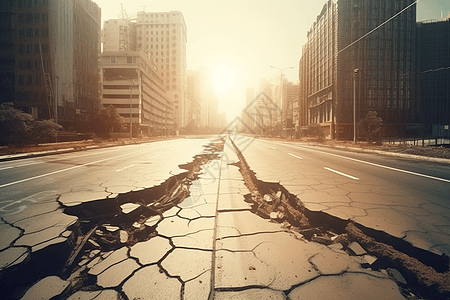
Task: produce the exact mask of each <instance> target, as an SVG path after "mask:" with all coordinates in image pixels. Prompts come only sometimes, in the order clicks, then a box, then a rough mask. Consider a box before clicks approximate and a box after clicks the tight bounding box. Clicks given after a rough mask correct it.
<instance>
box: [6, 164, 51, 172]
mask: <svg viewBox="0 0 450 300" xmlns="http://www.w3.org/2000/svg"><path fill="white" fill-rule="evenodd" d="M41 163H42V162H32V163H28V164H21V165H17V166H9V167H4V168H0V171H2V170H8V169H14V168H20V167H26V166H32V165H37V164H41Z"/></svg>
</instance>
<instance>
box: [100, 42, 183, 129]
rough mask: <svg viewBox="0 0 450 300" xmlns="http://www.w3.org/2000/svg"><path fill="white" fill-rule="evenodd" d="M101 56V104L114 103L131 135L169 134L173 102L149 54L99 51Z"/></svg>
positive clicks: (108, 104)
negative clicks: (167, 94)
mask: <svg viewBox="0 0 450 300" xmlns="http://www.w3.org/2000/svg"><path fill="white" fill-rule="evenodd" d="M101 59H102V62H101V74H102V76H103V78H102V93H101V102H102V105H103V107H105V108H106V107H108V106H110V105H112V106H114V107H115V108H116V109H117V112H118V113H119V114H120V115H121V116H122V117H123V118H124V121H125V124H126V125H127V126H128V129H127V131H128V132H130V126H131V127H132V134H133V136H136V135H138V134H143V135H147V136H148V135H165V134H171V133H172V132H173V128H174V124H173V109H172V107H173V104H172V101H171V99H169V98H168V97H167V96H166V93H165V91H164V88H163V82H162V80H161V78H160V76H159V75H158V74H159V67H158V66H157V65H156V64H155V63H154V62H153V60H152V59H151V57H150V56H149V55H148V54H147V53H144V52H143V51H103V53H102V58H101Z"/></svg>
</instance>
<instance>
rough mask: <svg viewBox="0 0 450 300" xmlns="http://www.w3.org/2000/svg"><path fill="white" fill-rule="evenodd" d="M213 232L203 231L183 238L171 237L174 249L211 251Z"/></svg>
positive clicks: (209, 230) (211, 230) (210, 230)
mask: <svg viewBox="0 0 450 300" xmlns="http://www.w3.org/2000/svg"><path fill="white" fill-rule="evenodd" d="M213 237H214V230H213V229H205V230H201V231H199V232H194V233H191V234H187V235H183V236H175V237H172V242H173V244H174V245H175V247H179V248H191V249H201V250H213V243H214V239H213Z"/></svg>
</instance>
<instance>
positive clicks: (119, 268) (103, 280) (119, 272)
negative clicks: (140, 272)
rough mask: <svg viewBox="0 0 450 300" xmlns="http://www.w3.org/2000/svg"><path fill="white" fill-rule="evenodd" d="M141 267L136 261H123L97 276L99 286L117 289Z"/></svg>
mask: <svg viewBox="0 0 450 300" xmlns="http://www.w3.org/2000/svg"><path fill="white" fill-rule="evenodd" d="M139 267H140V266H139V265H138V264H137V263H136V261H135V260H134V259H126V260H124V261H121V262H119V263H118V264H115V265H112V266H110V267H109V268H107V269H106V270H104V271H103V272H102V273H100V274H99V275H97V284H98V285H99V286H101V287H104V288H109V287H116V286H118V285H119V284H121V283H122V281H123V280H125V278H127V277H129V276H130V275H131V274H132V273H133V272H134V271H135V270H137V269H139Z"/></svg>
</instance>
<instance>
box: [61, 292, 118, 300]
mask: <svg viewBox="0 0 450 300" xmlns="http://www.w3.org/2000/svg"><path fill="white" fill-rule="evenodd" d="M92 299H95V300H110V299H115V300H123V298H122V296H121V295H120V294H119V293H118V292H117V291H115V290H102V291H93V292H91V291H78V292H76V293H75V294H73V295H72V296H70V297H69V298H67V300H92Z"/></svg>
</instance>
